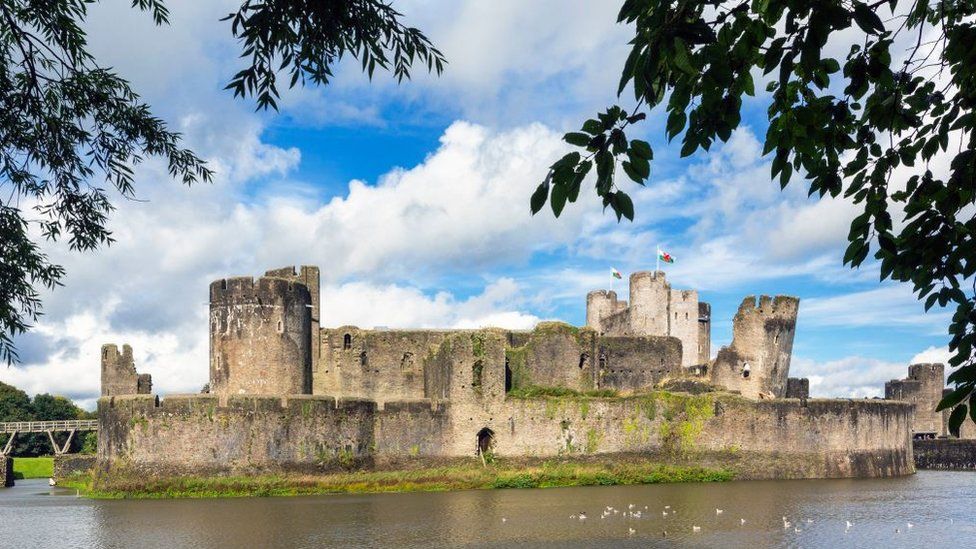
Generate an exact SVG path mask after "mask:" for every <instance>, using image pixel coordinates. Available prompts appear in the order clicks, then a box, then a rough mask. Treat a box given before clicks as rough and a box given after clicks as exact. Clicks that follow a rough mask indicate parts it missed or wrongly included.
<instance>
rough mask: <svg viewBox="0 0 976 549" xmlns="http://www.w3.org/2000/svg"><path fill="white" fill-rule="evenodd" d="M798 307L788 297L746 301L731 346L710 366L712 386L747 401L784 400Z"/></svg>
mask: <svg viewBox="0 0 976 549" xmlns="http://www.w3.org/2000/svg"><path fill="white" fill-rule="evenodd" d="M799 306H800V300H799V298H796V297H790V296H776V297H775V298H772V297H769V296H765V295H764V296H761V297H760V298H759V301H758V303H757V301H756V298H755V296H749V297H747V298H745V299H744V300H743V301H742V304H741V305H739V312H738V313H736V315H735V318H734V319H733V320H732V345H730V346H728V347H723V348H722V349H721V350H720V351H719V352H718V356H717V357H716V359H715V363H714V364H713V365H712V383H714V384H716V385H719V386H722V387H725V388H726V389H727V390H729V391H739V392H740V393H742V395H743V396H745V397H748V398H759V395H760V393H763V394H768V395H771V396H774V397H776V398H783V397H785V396H786V382H787V381H786V380H787V379H788V378H789V373H790V357H791V355H792V353H793V335H794V333H795V332H796V315H797V311H798V309H799Z"/></svg>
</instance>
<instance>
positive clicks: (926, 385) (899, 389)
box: [885, 364, 947, 438]
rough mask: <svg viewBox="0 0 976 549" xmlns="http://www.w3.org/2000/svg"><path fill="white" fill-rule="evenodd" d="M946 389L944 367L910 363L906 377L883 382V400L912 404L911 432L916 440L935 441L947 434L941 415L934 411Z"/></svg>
mask: <svg viewBox="0 0 976 549" xmlns="http://www.w3.org/2000/svg"><path fill="white" fill-rule="evenodd" d="M944 388H945V366H943V365H942V364H912V365H911V366H909V367H908V378H906V379H896V380H891V381H889V382H887V383H885V399H886V400H903V401H905V402H911V403H912V404H914V405H915V420H914V423H913V424H912V431H913V433H914V434H915V436H918V437H931V438H935V437H937V436H939V435H944V434H946V432H947V431H946V429H945V428H944V427H943V417H942V416H943V413H942V412H936V411H935V408H936V406H938V405H939V401H940V400H942V392H943V389H944Z"/></svg>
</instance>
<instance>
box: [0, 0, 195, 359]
mask: <svg viewBox="0 0 976 549" xmlns="http://www.w3.org/2000/svg"><path fill="white" fill-rule="evenodd" d="M90 3H91V2H90V1H88V0H48V1H45V2H30V1H26V0H0V359H2V360H4V361H6V362H7V363H8V364H9V363H11V362H13V361H15V360H16V359H17V354H16V350H15V349H14V347H13V336H15V335H16V334H19V333H22V332H24V331H25V330H27V329H28V328H29V325H30V323H31V322H33V321H35V320H36V319H37V318H38V316H39V315H40V313H41V311H40V300H39V295H38V291H37V286H43V287H48V288H52V287H54V286H56V285H58V284H59V280H60V279H61V277H62V276H63V275H64V269H62V268H61V267H60V266H58V265H55V264H52V263H51V262H50V261H49V260H48V258H47V256H45V254H44V253H42V252H41V250H40V248H39V247H38V243H37V239H38V237H39V236H40V237H43V238H45V239H48V240H59V239H62V238H67V240H68V243H69V244H70V247H71V248H72V249H74V250H81V251H88V250H93V249H95V248H96V247H98V246H99V245H101V244H107V243H110V242H111V241H112V237H111V233H110V232H109V230H108V229H107V228H106V226H105V225H106V221H107V218H108V214H109V213H110V212H111V211H112V209H113V207H112V204H111V203H110V201H109V193H108V191H106V189H105V188H103V187H102V186H101V185H104V186H106V187H112V188H114V190H115V191H117V192H118V193H119V194H120V195H121V196H123V197H125V198H131V197H133V196H134V194H135V189H134V187H133V183H134V175H133V167H134V166H135V165H136V164H139V163H140V162H142V160H143V159H144V158H145V157H146V156H155V157H161V158H163V159H164V160H165V161H166V162H167V164H168V167H169V172H170V174H171V175H172V176H173V177H176V178H179V179H181V180H182V181H183V182H184V183H186V184H190V183H193V182H196V181H201V180H202V181H208V180H210V178H211V175H212V174H211V172H210V170H209V169H208V168H207V167H206V165H205V163H204V162H203V161H202V160H201V159H199V158H197V156H196V155H194V154H193V152H191V151H189V150H187V149H184V148H180V146H179V143H180V135H179V134H178V133H175V132H173V131H171V130H169V129H168V128H167V126H166V124H165V123H164V122H163V121H162V120H160V119H158V118H156V117H154V116H153V115H152V113H151V112H150V110H149V107H148V105H146V104H145V103H142V102H141V101H140V99H139V97H138V96H137V95H136V94H135V92H133V91H132V89H131V88H130V87H129V84H128V83H127V82H126V81H125V80H123V79H122V78H120V77H119V76H118V75H116V74H115V73H114V72H112V71H111V70H110V69H106V68H103V67H100V66H99V65H98V64H97V63H96V61H95V59H94V58H93V57H92V55H91V54H90V53H89V52H88V50H87V42H86V36H85V32H84V30H82V25H83V23H84V21H85V18H86V15H87V8H88V5H89V4H90ZM133 6H135V7H137V8H138V9H142V10H146V11H149V12H150V13H151V15H152V17H153V19H154V20H155V21H156V23H157V24H164V23H166V21H167V16H168V13H167V11H166V9H165V7H164V6H163V5H162V3H161V2H160V1H159V0H135V1H134V2H133ZM34 229H36V231H35V230H34Z"/></svg>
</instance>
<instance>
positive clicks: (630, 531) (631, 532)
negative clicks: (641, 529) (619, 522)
mask: <svg viewBox="0 0 976 549" xmlns="http://www.w3.org/2000/svg"><path fill="white" fill-rule="evenodd" d="M635 532H637V530H634V529H633V528H630V529H628V533H629V534H630V535H632V536H633V535H634V533H635Z"/></svg>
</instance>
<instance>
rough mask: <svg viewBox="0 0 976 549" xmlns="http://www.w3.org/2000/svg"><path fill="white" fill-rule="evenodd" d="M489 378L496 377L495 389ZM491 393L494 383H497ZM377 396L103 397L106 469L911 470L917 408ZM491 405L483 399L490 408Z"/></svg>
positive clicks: (838, 473)
mask: <svg viewBox="0 0 976 549" xmlns="http://www.w3.org/2000/svg"><path fill="white" fill-rule="evenodd" d="M489 385H490V383H489ZM489 390H490V389H489ZM497 397H498V395H497V393H496V394H495V395H494V396H491V395H489V394H488V393H487V392H486V393H485V395H484V396H483V397H481V398H478V399H475V400H473V401H471V402H462V403H455V402H436V401H430V400H419V401H399V402H387V403H385V405H384V406H383V407H382V408H380V407H378V406H377V405H376V403H374V402H371V401H365V400H357V399H335V398H333V397H327V396H317V395H316V396H295V397H288V398H284V399H281V398H273V397H253V396H229V397H227V398H226V402H223V403H222V402H221V400H220V399H218V398H217V397H215V396H209V395H191V396H173V397H168V398H166V399H163V400H161V401H158V403H157V400H156V398H155V397H152V396H127V397H106V398H102V399H100V400H99V414H100V416H101V417H102V418H103V419H102V423H103V425H104V427H103V428H102V430H100V431H99V464H100V466H101V467H102V468H103V469H113V468H121V469H127V470H137V471H144V472H146V473H150V474H160V475H166V474H187V473H193V474H201V473H203V472H209V473H244V472H255V471H273V470H301V471H313V470H327V469H329V468H333V467H338V466H349V465H352V464H369V463H374V462H382V461H386V460H399V459H404V458H412V457H463V456H474V455H476V453H477V447H478V434H479V433H480V432H482V431H483V430H485V429H488V430H490V432H491V433H492V446H493V451H494V452H495V453H496V454H497V455H500V456H532V457H546V456H560V455H563V456H566V455H592V454H613V453H618V452H659V451H664V450H679V451H697V450H701V451H719V452H755V453H757V454H763V455H768V456H770V457H771V458H773V457H775V458H776V459H777V460H779V461H781V462H786V463H787V464H788V465H789V467H788V471H787V472H785V473H784V472H783V471H776V472H773V471H771V472H770V475H771V476H783V475H786V476H790V477H800V478H804V477H817V478H821V477H884V476H895V475H904V474H910V473H912V472H913V471H914V468H913V466H912V453H911V441H910V436H911V435H910V432H909V429H908V427H907V426H908V417H907V416H909V415H910V414H911V410H912V408H911V406H910V405H908V404H905V403H900V402H885V401H818V400H811V401H808V402H807V404H806V405H805V406H804V405H801V403H800V402H799V401H796V400H781V401H775V402H756V401H749V400H746V399H743V398H739V397H734V396H731V395H723V396H717V395H713V394H707V395H698V396H690V395H676V394H667V393H658V394H651V395H641V396H635V397H632V398H617V399H524V400H523V399H502V398H497ZM486 404H487V405H486Z"/></svg>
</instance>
